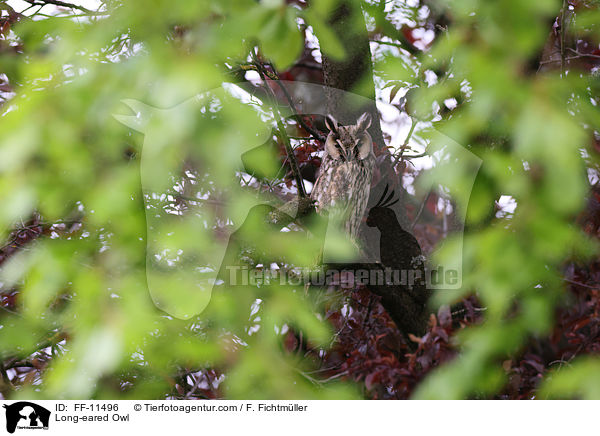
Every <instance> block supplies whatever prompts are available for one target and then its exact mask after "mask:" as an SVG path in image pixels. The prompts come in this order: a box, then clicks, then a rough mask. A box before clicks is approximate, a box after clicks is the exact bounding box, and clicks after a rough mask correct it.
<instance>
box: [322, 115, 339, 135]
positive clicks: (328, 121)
mask: <svg viewBox="0 0 600 436" xmlns="http://www.w3.org/2000/svg"><path fill="white" fill-rule="evenodd" d="M325 125H326V126H327V128H328V129H329V130H331V131H332V132H333V133H337V130H338V122H337V121H336V119H335V118H333V117H332V116H331V115H327V116H326V117H325Z"/></svg>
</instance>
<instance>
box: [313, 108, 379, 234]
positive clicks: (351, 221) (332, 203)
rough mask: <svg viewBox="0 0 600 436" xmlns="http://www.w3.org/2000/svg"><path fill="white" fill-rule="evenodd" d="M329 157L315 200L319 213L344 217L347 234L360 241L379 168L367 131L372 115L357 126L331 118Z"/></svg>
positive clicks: (328, 121) (315, 189)
mask: <svg viewBox="0 0 600 436" xmlns="http://www.w3.org/2000/svg"><path fill="white" fill-rule="evenodd" d="M325 124H326V126H327V128H328V129H329V134H328V135H327V140H326V141H325V154H324V156H323V160H322V163H321V169H320V172H319V176H318V178H317V181H316V182H315V185H314V187H313V190H312V192H311V198H312V200H313V201H314V202H315V206H316V209H317V212H319V213H323V212H328V213H330V214H331V213H338V214H341V217H340V218H341V220H342V222H343V223H344V226H345V230H346V233H347V234H348V235H349V236H350V237H351V238H352V239H356V238H357V236H358V231H359V228H360V224H361V222H362V217H363V215H364V213H365V209H366V207H367V201H368V200H369V191H370V186H371V176H372V174H373V167H374V165H375V155H374V154H373V141H372V139H371V135H369V133H368V132H367V129H368V128H369V126H370V125H371V115H370V114H369V113H367V112H365V113H364V114H362V115H361V116H360V118H359V119H358V121H357V122H356V124H353V125H350V126H342V125H339V124H338V123H337V121H336V120H335V118H333V117H332V116H331V115H328V116H327V117H326V118H325Z"/></svg>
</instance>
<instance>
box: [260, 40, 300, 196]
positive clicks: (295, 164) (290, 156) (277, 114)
mask: <svg viewBox="0 0 600 436" xmlns="http://www.w3.org/2000/svg"><path fill="white" fill-rule="evenodd" d="M252 58H253V59H254V64H255V65H256V67H257V71H258V74H260V77H261V79H262V80H263V82H264V86H265V89H266V91H267V93H269V95H270V97H271V100H272V111H273V117H274V118H275V122H276V123H277V129H278V131H279V135H278V136H280V138H281V140H282V141H283V144H284V146H285V152H286V154H287V157H288V160H289V162H290V167H291V168H292V174H293V175H294V179H295V180H296V185H297V186H298V195H299V196H300V198H306V192H305V191H304V183H303V181H302V176H301V175H300V169H299V168H298V162H297V161H296V156H294V150H293V149H292V144H291V142H290V138H289V136H287V133H286V131H285V126H284V125H283V122H282V121H281V118H282V117H281V113H280V112H279V109H278V108H277V98H276V97H275V93H274V92H273V90H272V89H271V88H270V87H269V84H268V82H267V79H266V76H267V70H266V69H265V68H264V66H263V65H262V64H261V62H260V61H259V60H258V56H257V55H256V53H255V52H254V50H253V51H252Z"/></svg>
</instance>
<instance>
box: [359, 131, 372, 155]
mask: <svg viewBox="0 0 600 436" xmlns="http://www.w3.org/2000/svg"><path fill="white" fill-rule="evenodd" d="M357 147H358V158H359V159H360V160H362V159H366V158H367V157H368V156H369V154H370V153H371V151H372V149H373V141H372V140H371V135H369V134H368V133H366V132H365V133H364V134H363V135H362V138H361V139H360V142H359V143H358V145H357Z"/></svg>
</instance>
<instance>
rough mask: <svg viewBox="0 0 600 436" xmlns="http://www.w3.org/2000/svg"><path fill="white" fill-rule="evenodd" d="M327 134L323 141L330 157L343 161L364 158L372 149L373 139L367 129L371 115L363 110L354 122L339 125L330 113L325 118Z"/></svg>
mask: <svg viewBox="0 0 600 436" xmlns="http://www.w3.org/2000/svg"><path fill="white" fill-rule="evenodd" d="M325 124H326V125H327V128H328V129H329V135H327V140H326V141H325V151H326V152H327V154H328V155H329V156H331V158H332V159H336V160H337V159H339V160H341V161H343V162H350V161H356V160H363V159H366V158H367V157H368V156H369V155H370V154H371V153H372V151H373V141H372V140H371V135H369V133H367V129H368V128H369V126H370V125H371V115H370V114H369V113H368V112H365V113H364V114H362V115H361V116H360V118H359V119H358V121H357V122H356V124H352V125H350V126H342V125H339V124H338V122H337V121H336V120H335V118H333V117H332V116H331V115H327V117H326V118H325Z"/></svg>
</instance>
